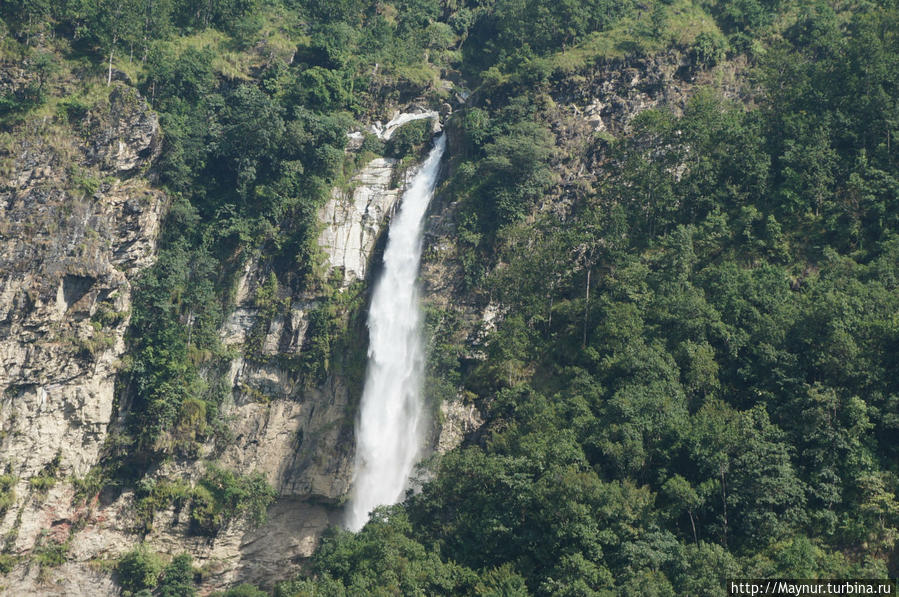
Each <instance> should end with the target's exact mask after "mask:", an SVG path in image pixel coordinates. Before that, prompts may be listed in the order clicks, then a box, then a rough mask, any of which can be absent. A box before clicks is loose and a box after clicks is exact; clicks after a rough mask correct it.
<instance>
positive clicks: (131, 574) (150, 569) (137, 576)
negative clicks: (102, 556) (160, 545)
mask: <svg viewBox="0 0 899 597" xmlns="http://www.w3.org/2000/svg"><path fill="white" fill-rule="evenodd" d="M162 568H163V565H162V559H161V558H160V557H159V556H158V555H157V554H156V553H154V552H152V551H150V549H149V548H148V547H147V546H146V545H145V544H142V545H139V546H138V547H136V548H135V549H132V550H131V551H129V552H128V553H126V554H125V555H124V556H122V558H121V559H120V560H119V563H118V564H117V565H116V572H117V573H118V575H119V584H120V585H121V586H122V588H123V589H124V590H126V591H132V592H137V591H141V590H143V589H152V588H153V587H155V586H156V585H157V584H158V583H159V573H160V572H162Z"/></svg>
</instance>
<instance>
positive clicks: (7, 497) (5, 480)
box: [0, 474, 18, 514]
mask: <svg viewBox="0 0 899 597" xmlns="http://www.w3.org/2000/svg"><path fill="white" fill-rule="evenodd" d="M16 481H18V479H17V478H16V477H15V476H13V475H9V474H6V475H0V514H3V513H5V512H6V511H7V510H8V509H9V507H10V506H12V505H13V504H14V503H15V501H16V490H15V486H16Z"/></svg>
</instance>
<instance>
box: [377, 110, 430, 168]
mask: <svg viewBox="0 0 899 597" xmlns="http://www.w3.org/2000/svg"><path fill="white" fill-rule="evenodd" d="M430 140H431V119H430V118H422V119H420V120H413V121H412V122H409V123H407V124H404V125H403V126H401V127H400V128H398V129H397V130H396V131H394V132H393V135H391V137H390V139H389V140H388V141H387V147H386V150H385V153H386V154H387V155H388V156H390V157H394V158H397V159H403V158H404V157H406V156H409V155H415V154H417V153H418V152H420V151H421V150H422V148H423V147H424V146H425V144H426V143H427V142H428V141H430Z"/></svg>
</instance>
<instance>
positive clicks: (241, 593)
mask: <svg viewBox="0 0 899 597" xmlns="http://www.w3.org/2000/svg"><path fill="white" fill-rule="evenodd" d="M214 595H216V597H268V593H266V592H265V591H263V590H261V589H257V588H256V587H254V586H253V585H251V584H246V583H244V584H240V585H237V586H236V587H232V588H230V589H228V590H227V591H222V592H220V593H214Z"/></svg>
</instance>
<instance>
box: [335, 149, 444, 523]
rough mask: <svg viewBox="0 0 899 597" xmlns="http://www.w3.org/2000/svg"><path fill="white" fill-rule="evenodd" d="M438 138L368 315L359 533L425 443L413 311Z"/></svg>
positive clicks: (397, 490) (400, 484)
mask: <svg viewBox="0 0 899 597" xmlns="http://www.w3.org/2000/svg"><path fill="white" fill-rule="evenodd" d="M445 147H446V139H445V138H444V136H443V135H440V136H439V137H437V139H436V140H435V142H434V148H433V149H431V152H430V154H429V155H428V158H427V159H426V160H425V162H424V163H423V164H422V166H421V169H420V170H419V171H418V173H417V174H416V175H415V177H414V178H413V179H412V182H411V183H410V185H409V187H408V189H407V190H406V192H405V193H403V197H402V201H401V202H400V210H399V213H398V214H397V215H396V217H395V218H394V219H393V221H392V222H391V224H390V232H389V235H388V238H387V248H386V249H385V251H384V269H383V271H382V272H381V278H380V280H378V282H377V284H376V285H375V290H374V294H373V295H372V300H371V307H370V309H369V312H368V329H369V345H368V371H367V373H366V379H365V389H364V391H363V392H362V403H361V406H360V410H359V419H358V421H357V423H356V461H355V467H356V468H355V480H354V483H353V491H352V494H351V495H350V500H349V503H348V505H347V510H346V526H347V528H349V529H350V530H353V531H357V530H359V529H361V528H362V527H363V526H364V525H365V523H366V522H367V521H368V516H369V514H370V513H371V511H372V510H373V509H374V508H375V506H379V505H382V504H395V503H396V502H398V501H399V500H400V499H401V498H402V497H403V492H404V491H405V490H406V486H407V483H408V480H409V476H410V475H411V473H412V468H413V467H414V466H415V463H416V462H417V460H418V457H419V453H420V451H421V444H422V440H423V436H424V408H423V405H422V396H421V390H422V374H423V370H424V351H423V348H422V340H421V311H420V309H419V304H418V288H417V285H416V279H417V278H418V267H419V263H420V261H421V243H422V228H423V226H424V216H425V212H426V211H427V208H428V203H429V202H430V201H431V196H432V195H433V194H434V187H435V186H436V184H437V175H438V173H439V169H440V158H441V157H442V156H443V151H444V149H445Z"/></svg>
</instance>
